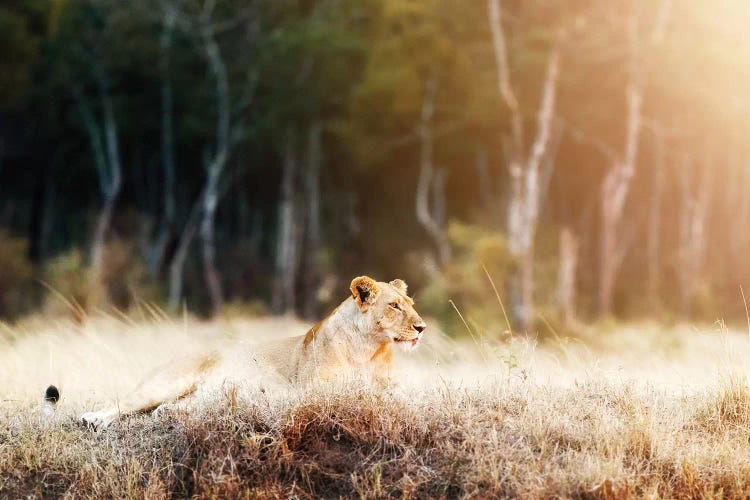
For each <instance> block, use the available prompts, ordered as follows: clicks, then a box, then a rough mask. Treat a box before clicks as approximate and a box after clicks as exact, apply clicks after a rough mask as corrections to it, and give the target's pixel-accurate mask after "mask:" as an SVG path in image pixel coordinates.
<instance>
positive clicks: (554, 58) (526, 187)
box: [488, 0, 559, 332]
mask: <svg viewBox="0 0 750 500" xmlns="http://www.w3.org/2000/svg"><path fill="white" fill-rule="evenodd" d="M488 12H489V22H490V29H491V31H492V41H493V47H494V52H495V63H496V66H497V85H498V94H499V95H500V97H501V98H502V99H503V102H504V103H505V105H506V107H507V108H508V110H509V112H510V122H511V134H510V155H509V156H510V160H509V165H508V174H509V178H510V198H509V200H508V215H507V217H508V251H509V253H510V255H511V257H513V260H514V261H515V265H516V267H515V269H514V272H513V274H512V276H511V279H510V282H509V284H510V290H509V297H510V302H511V311H512V313H513V319H514V321H515V323H516V327H517V328H519V329H520V330H522V331H526V332H528V331H529V329H530V328H531V324H532V320H533V315H534V313H533V307H534V240H535V238H536V230H537V223H538V219H539V211H540V207H541V203H542V200H541V196H542V187H543V186H542V182H543V179H542V175H541V173H540V168H541V164H542V161H543V160H544V159H545V157H547V155H548V153H549V151H548V150H549V147H550V137H551V134H552V122H553V118H554V111H555V102H556V96H557V85H558V79H559V78H558V75H559V53H558V47H557V45H555V46H554V47H553V48H552V51H551V52H550V55H549V58H548V60H547V71H546V75H545V80H544V86H543V90H542V100H541V104H540V107H539V112H538V116H537V130H536V137H535V138H534V142H533V144H532V146H531V150H530V151H529V152H528V155H527V153H526V152H525V146H524V139H523V116H522V113H521V110H520V106H519V103H518V99H517V97H516V95H515V92H514V90H513V85H512V84H511V81H510V71H509V65H508V54H507V42H506V39H505V32H504V30H503V24H502V8H501V3H500V0H488ZM550 175H551V173H550Z"/></svg>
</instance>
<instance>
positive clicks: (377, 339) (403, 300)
mask: <svg viewBox="0 0 750 500" xmlns="http://www.w3.org/2000/svg"><path fill="white" fill-rule="evenodd" d="M350 292H351V293H352V297H351V298H348V299H347V300H345V301H344V302H343V303H341V305H339V307H337V308H336V309H335V310H334V311H333V312H332V313H331V314H330V315H328V316H327V317H326V318H325V319H323V320H322V321H320V322H319V323H317V324H316V325H315V326H313V327H312V328H310V330H309V331H308V332H307V333H306V334H305V335H300V336H297V337H291V338H287V339H283V340H279V341H277V342H273V343H269V344H266V345H262V346H252V347H248V346H243V345H240V346H237V347H236V348H234V349H232V350H231V351H229V352H225V353H220V352H218V351H215V352H209V353H206V354H204V355H200V356H197V357H194V358H190V359H186V360H182V361H179V362H176V363H172V364H169V365H167V366H165V367H162V368H160V369H158V370H157V371H155V372H154V373H153V374H152V375H151V376H150V377H147V378H146V380H145V381H144V382H142V383H141V384H140V385H139V386H138V387H137V388H136V390H135V391H134V392H133V393H132V394H130V395H129V396H128V397H127V398H125V399H123V400H122V401H120V403H119V404H118V405H117V406H115V407H113V408H109V409H106V410H102V411H98V412H92V413H86V414H85V415H83V416H82V420H83V421H84V422H85V423H87V424H88V425H90V426H93V427H105V426H107V425H109V423H111V422H112V421H113V420H115V419H117V418H118V417H120V416H122V415H127V414H132V413H138V412H144V411H149V410H152V409H154V408H156V407H158V406H160V405H162V404H165V403H169V402H172V401H176V400H179V399H180V398H184V397H186V396H190V395H193V394H196V393H210V392H215V391H217V390H220V388H222V387H224V386H225V385H226V384H232V385H234V386H237V385H243V384H248V383H252V382H253V381H258V380H261V381H262V383H263V384H264V386H265V385H266V384H291V385H297V386H298V385H304V384H309V383H311V382H315V381H317V380H331V379H333V378H337V377H339V376H342V375H346V374H354V375H356V376H361V375H365V376H367V377H371V378H372V379H374V380H375V381H376V382H378V383H379V384H381V385H388V384H389V383H390V376H391V370H392V364H393V344H399V345H401V346H403V347H406V348H407V349H413V348H415V347H416V346H417V344H418V343H419V341H420V340H421V335H422V331H423V330H424V329H425V327H426V325H425V323H424V321H423V320H422V318H420V316H419V314H417V312H416V311H415V310H414V301H413V300H412V299H411V298H410V297H409V296H408V295H407V294H406V292H407V286H406V283H404V282H403V281H402V280H394V281H392V282H390V283H384V282H376V281H375V280H373V279H372V278H369V277H367V276H361V277H359V278H355V279H354V280H352V283H351V286H350Z"/></svg>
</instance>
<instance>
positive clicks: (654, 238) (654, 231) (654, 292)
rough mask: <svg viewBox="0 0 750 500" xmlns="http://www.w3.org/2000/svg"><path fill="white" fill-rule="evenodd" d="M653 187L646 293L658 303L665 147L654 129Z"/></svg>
mask: <svg viewBox="0 0 750 500" xmlns="http://www.w3.org/2000/svg"><path fill="white" fill-rule="evenodd" d="M654 138H655V144H654V165H653V169H654V170H653V188H652V192H651V206H650V209H649V211H650V214H649V225H648V295H649V297H650V299H651V303H658V301H659V288H660V286H661V283H660V279H659V278H660V276H661V266H660V263H661V230H662V224H661V215H662V214H661V212H662V198H663V195H664V177H665V172H664V168H665V148H664V132H663V130H661V129H656V130H655V133H654Z"/></svg>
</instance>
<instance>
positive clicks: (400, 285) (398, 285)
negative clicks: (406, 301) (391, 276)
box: [389, 280, 409, 295]
mask: <svg viewBox="0 0 750 500" xmlns="http://www.w3.org/2000/svg"><path fill="white" fill-rule="evenodd" d="M389 285H391V286H392V287H393V288H395V289H396V290H398V291H399V292H401V293H403V294H404V295H406V292H407V291H408V290H409V285H407V284H406V282H404V280H393V281H391V282H390V283H389Z"/></svg>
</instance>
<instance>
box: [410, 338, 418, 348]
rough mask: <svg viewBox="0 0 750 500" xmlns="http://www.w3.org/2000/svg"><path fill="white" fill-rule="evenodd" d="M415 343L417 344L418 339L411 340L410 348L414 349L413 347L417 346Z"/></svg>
mask: <svg viewBox="0 0 750 500" xmlns="http://www.w3.org/2000/svg"><path fill="white" fill-rule="evenodd" d="M417 342H419V339H413V340H412V341H411V346H412V347H414V346H415V345H417Z"/></svg>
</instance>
